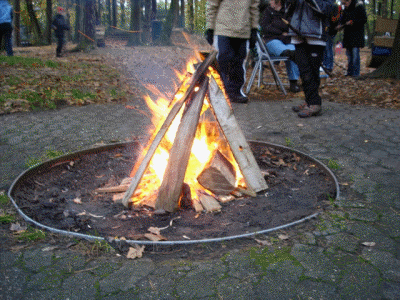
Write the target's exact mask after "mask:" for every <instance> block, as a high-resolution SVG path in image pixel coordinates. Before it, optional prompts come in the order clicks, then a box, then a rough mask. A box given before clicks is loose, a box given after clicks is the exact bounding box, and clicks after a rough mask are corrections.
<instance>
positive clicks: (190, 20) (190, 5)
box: [187, 0, 194, 33]
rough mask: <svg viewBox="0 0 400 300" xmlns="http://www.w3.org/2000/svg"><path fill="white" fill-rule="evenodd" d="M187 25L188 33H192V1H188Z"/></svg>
mask: <svg viewBox="0 0 400 300" xmlns="http://www.w3.org/2000/svg"><path fill="white" fill-rule="evenodd" d="M187 6H188V23H189V32H190V33H193V30H194V3H193V0H188V5H187Z"/></svg>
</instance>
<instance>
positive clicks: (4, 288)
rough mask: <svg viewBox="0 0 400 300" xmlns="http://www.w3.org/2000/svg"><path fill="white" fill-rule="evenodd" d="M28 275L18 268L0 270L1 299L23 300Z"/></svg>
mask: <svg viewBox="0 0 400 300" xmlns="http://www.w3.org/2000/svg"><path fill="white" fill-rule="evenodd" d="M27 277H28V274H27V273H26V272H24V271H23V270H22V269H20V268H17V267H11V268H3V267H1V268H0V296H1V299H6V300H13V299H23V294H24V292H25V285H26V280H27Z"/></svg>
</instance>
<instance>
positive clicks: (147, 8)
mask: <svg viewBox="0 0 400 300" xmlns="http://www.w3.org/2000/svg"><path fill="white" fill-rule="evenodd" d="M151 15H152V12H151V0H144V18H143V26H142V30H143V32H142V42H144V43H148V42H150V41H151V35H150V28H151Z"/></svg>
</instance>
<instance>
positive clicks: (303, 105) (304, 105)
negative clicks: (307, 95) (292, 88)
mask: <svg viewBox="0 0 400 300" xmlns="http://www.w3.org/2000/svg"><path fill="white" fill-rule="evenodd" d="M306 106H307V103H306V102H304V103H302V104H300V105H296V106H293V107H292V109H293V111H294V112H299V111H302V110H303V109H304V108H306Z"/></svg>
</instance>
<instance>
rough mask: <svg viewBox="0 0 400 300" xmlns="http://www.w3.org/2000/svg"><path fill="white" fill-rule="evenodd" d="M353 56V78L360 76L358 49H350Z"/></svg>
mask: <svg viewBox="0 0 400 300" xmlns="http://www.w3.org/2000/svg"><path fill="white" fill-rule="evenodd" d="M352 55H353V70H354V71H353V76H355V77H356V76H360V64H361V62H360V48H353V49H352Z"/></svg>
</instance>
